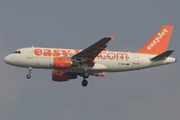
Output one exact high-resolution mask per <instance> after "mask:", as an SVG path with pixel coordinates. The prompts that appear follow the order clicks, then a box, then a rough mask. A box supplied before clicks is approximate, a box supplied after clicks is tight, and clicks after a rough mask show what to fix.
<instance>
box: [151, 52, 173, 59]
mask: <svg viewBox="0 0 180 120" xmlns="http://www.w3.org/2000/svg"><path fill="white" fill-rule="evenodd" d="M172 52H174V50H168V51H166V52H163V53H162V54H160V55H157V56H156V57H153V58H152V59H151V60H165V59H166V58H167V57H169V56H170V55H171V53H172Z"/></svg>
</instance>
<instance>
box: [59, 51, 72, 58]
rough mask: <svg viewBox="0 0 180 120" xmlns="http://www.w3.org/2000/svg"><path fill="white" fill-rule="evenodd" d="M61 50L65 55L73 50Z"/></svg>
mask: <svg viewBox="0 0 180 120" xmlns="http://www.w3.org/2000/svg"><path fill="white" fill-rule="evenodd" d="M61 51H62V53H63V55H64V57H66V56H68V54H69V52H71V51H70V50H68V51H67V52H66V50H61Z"/></svg>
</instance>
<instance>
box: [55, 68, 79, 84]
mask: <svg viewBox="0 0 180 120" xmlns="http://www.w3.org/2000/svg"><path fill="white" fill-rule="evenodd" d="M76 78H77V75H73V74H71V73H68V72H63V71H59V70H53V72H52V80H53V81H58V82H63V81H68V80H69V79H76Z"/></svg>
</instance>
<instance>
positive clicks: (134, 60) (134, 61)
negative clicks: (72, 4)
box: [133, 53, 139, 64]
mask: <svg viewBox="0 0 180 120" xmlns="http://www.w3.org/2000/svg"><path fill="white" fill-rule="evenodd" d="M133 64H139V54H138V53H134V54H133Z"/></svg>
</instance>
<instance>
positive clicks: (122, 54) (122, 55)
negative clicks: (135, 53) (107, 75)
mask: <svg viewBox="0 0 180 120" xmlns="http://www.w3.org/2000/svg"><path fill="white" fill-rule="evenodd" d="M119 54H120V55H121V60H123V57H124V55H126V61H127V60H128V55H127V54H126V53H117V60H118V55H119Z"/></svg>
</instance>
